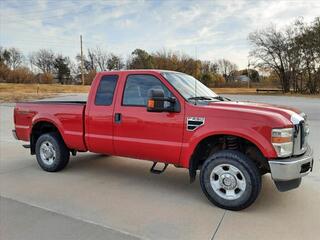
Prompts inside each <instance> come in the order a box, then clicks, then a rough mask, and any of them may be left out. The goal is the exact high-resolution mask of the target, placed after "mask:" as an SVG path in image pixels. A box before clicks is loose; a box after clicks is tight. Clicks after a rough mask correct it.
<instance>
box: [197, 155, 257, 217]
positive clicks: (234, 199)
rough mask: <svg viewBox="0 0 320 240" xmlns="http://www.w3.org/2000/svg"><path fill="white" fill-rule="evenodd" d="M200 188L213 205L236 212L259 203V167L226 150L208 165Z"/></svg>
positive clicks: (201, 176) (209, 159) (202, 172)
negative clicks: (257, 199) (256, 202)
mask: <svg viewBox="0 0 320 240" xmlns="http://www.w3.org/2000/svg"><path fill="white" fill-rule="evenodd" d="M200 184H201V188H202V191H203V192H204V194H205V195H206V197H207V198H208V199H209V200H210V201H211V202H212V203H213V204H215V205H216V206H218V207H221V208H224V209H228V210H236V211H237V210H242V209H244V208H247V207H248V206H250V205H251V204H252V203H253V202H254V201H255V200H256V198H257V197H258V195H259V192H260V190H261V176H260V173H259V170H258V168H257V166H256V165H255V164H254V163H253V162H252V161H251V160H250V159H249V158H248V157H247V156H246V155H244V154H242V153H241V152H238V151H232V150H224V151H221V152H218V153H216V154H213V155H212V156H210V157H209V158H208V159H207V160H206V161H205V163H204V164H203V166H202V169H201V173H200Z"/></svg>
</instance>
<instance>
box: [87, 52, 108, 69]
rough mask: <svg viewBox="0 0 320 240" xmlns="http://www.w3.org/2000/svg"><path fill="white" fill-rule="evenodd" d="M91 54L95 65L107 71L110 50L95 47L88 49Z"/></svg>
mask: <svg viewBox="0 0 320 240" xmlns="http://www.w3.org/2000/svg"><path fill="white" fill-rule="evenodd" d="M88 52H89V55H90V56H91V57H92V59H93V61H94V63H95V65H96V66H97V67H98V70H99V71H105V70H107V68H108V59H109V57H108V55H109V54H108V52H107V51H105V50H104V49H101V48H99V47H97V48H95V49H91V50H90V49H89V50H88Z"/></svg>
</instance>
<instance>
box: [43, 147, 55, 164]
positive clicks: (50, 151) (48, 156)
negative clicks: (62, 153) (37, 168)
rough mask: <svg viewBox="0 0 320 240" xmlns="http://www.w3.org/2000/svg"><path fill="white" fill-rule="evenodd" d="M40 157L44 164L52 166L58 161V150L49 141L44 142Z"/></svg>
mask: <svg viewBox="0 0 320 240" xmlns="http://www.w3.org/2000/svg"><path fill="white" fill-rule="evenodd" d="M40 157H41V160H42V162H43V163H44V164H46V165H51V164H52V163H53V162H54V160H55V159H56V150H55V149H54V146H53V145H52V143H50V142H49V141H44V142H43V143H42V144H41V146H40Z"/></svg>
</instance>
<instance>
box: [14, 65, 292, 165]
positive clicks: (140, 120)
mask: <svg viewBox="0 0 320 240" xmlns="http://www.w3.org/2000/svg"><path fill="white" fill-rule="evenodd" d="M108 74H110V75H119V79H118V84H117V87H116V89H115V96H114V99H113V103H112V105H111V106H96V105H95V104H94V99H95V95H96V91H97V87H98V85H99V81H100V79H101V77H102V76H104V75H108ZM129 74H151V75H153V76H155V77H157V78H158V79H159V80H160V81H162V82H163V84H165V85H166V86H167V87H168V89H169V90H170V91H171V92H172V93H173V95H174V96H175V97H176V99H177V101H179V103H180V105H181V112H179V113H167V112H162V113H155V112H147V110H146V107H133V106H122V104H121V103H122V94H123V89H124V85H125V81H126V78H127V76H128V75H129ZM115 113H121V117H122V120H121V123H115V122H114V115H115ZM292 113H293V110H292V109H288V108H283V107H277V106H271V105H267V104H258V103H241V102H239V103H238V102H214V103H210V104H209V105H193V104H191V103H189V102H187V101H185V99H184V98H183V97H182V96H181V95H180V94H179V93H178V92H177V91H176V90H175V89H174V88H173V87H172V86H171V85H170V84H169V83H168V82H167V81H166V79H164V78H163V77H162V75H161V74H160V71H159V70H130V71H112V72H101V73H98V74H97V76H96V78H95V80H94V81H93V83H92V86H91V90H90V93H89V97H88V101H87V104H54V103H50V104H39V103H17V105H16V108H15V110H14V119H15V129H16V131H17V136H18V138H19V139H20V140H24V141H29V140H30V134H31V131H32V127H33V126H34V125H35V124H36V123H38V122H40V121H46V122H50V123H52V124H54V125H55V126H56V127H57V128H58V130H59V132H60V133H61V135H62V137H63V139H64V141H65V143H66V145H67V146H68V147H69V148H70V149H75V150H80V151H91V152H97V153H104V154H110V155H118V156H126V157H133V158H138V159H145V160H153V161H159V162H166V163H173V164H176V165H180V166H182V167H185V168H188V167H189V160H190V157H191V155H192V153H193V151H194V150H195V148H196V146H197V144H198V143H199V142H200V141H201V140H203V139H204V138H206V137H209V136H213V135H220V134H229V135H235V136H239V137H242V138H245V139H247V140H249V141H250V142H252V143H253V144H255V145H256V146H257V147H258V148H259V149H260V151H261V152H262V153H263V155H264V156H265V157H266V158H268V159H271V158H276V152H275V150H274V149H273V146H272V144H271V129H272V128H282V127H291V126H292V124H291V122H290V121H289V119H290V116H291V114H292ZM187 117H204V118H205V124H204V125H203V126H201V127H199V128H198V129H197V130H195V131H187V130H186V119H187Z"/></svg>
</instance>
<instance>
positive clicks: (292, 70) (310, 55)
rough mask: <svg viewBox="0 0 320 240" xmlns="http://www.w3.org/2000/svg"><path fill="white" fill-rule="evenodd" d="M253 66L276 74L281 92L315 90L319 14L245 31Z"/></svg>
mask: <svg viewBox="0 0 320 240" xmlns="http://www.w3.org/2000/svg"><path fill="white" fill-rule="evenodd" d="M249 41H250V43H251V45H252V50H251V52H250V55H251V57H252V58H253V59H254V64H255V66H256V67H258V68H260V69H262V70H265V71H268V72H269V73H270V74H273V75H274V76H276V77H277V78H278V79H279V81H280V84H281V87H282V89H283V92H289V91H290V90H292V91H294V92H300V93H311V94H316V93H319V88H320V18H319V17H317V18H316V19H315V20H314V21H313V22H311V23H310V24H307V23H305V22H304V21H303V19H298V20H296V21H295V22H294V23H293V24H291V25H289V26H287V27H285V28H283V29H277V28H276V26H270V27H268V28H265V29H262V30H258V31H255V32H253V33H251V34H250V35H249Z"/></svg>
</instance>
